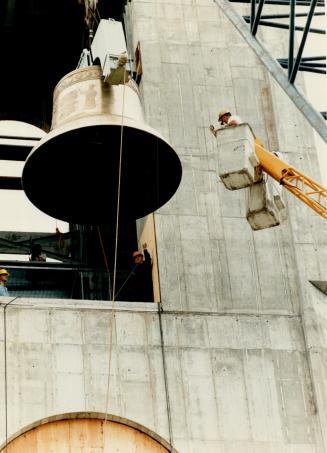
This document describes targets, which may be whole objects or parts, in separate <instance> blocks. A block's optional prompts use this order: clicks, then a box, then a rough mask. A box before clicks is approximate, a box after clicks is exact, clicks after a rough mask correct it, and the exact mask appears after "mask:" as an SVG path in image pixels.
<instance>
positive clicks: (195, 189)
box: [0, 0, 327, 453]
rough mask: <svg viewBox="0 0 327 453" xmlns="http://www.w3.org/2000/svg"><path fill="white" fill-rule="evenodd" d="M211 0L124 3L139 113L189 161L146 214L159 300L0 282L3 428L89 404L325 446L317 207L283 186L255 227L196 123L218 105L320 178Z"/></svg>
mask: <svg viewBox="0 0 327 453" xmlns="http://www.w3.org/2000/svg"><path fill="white" fill-rule="evenodd" d="M223 7H224V4H223V3H222V4H221V7H220V6H219V4H218V3H214V2H212V1H209V0H179V1H171V2H170V1H165V0H162V1H160V0H148V1H140V0H132V1H131V2H128V3H127V5H126V17H125V20H126V31H127V37H128V41H129V45H130V46H132V48H133V49H135V48H136V45H137V43H138V42H139V43H140V49H141V55H142V64H143V76H142V81H141V85H140V90H141V98H142V102H143V106H144V111H145V117H146V121H147V123H148V124H149V125H151V126H152V127H154V128H156V129H157V130H159V131H160V132H161V133H162V134H163V136H165V137H166V138H167V139H168V140H169V141H170V143H171V144H172V145H173V146H174V148H175V149H176V151H177V152H178V155H179V157H180V159H181V161H182V165H183V177H182V182H181V186H180V187H179V189H178V191H177V193H176V194H175V196H174V197H173V198H172V199H171V200H170V201H169V202H168V203H167V204H166V205H165V206H163V207H162V208H161V209H159V210H158V211H157V212H156V213H155V215H154V225H155V236H156V249H157V259H158V272H159V284H160V294H161V303H160V304H157V303H153V304H151V303H133V302H116V303H115V304H112V302H109V301H71V300H45V299H24V298H16V299H13V298H7V299H2V310H1V311H2V319H3V323H2V324H1V327H0V331H1V338H0V340H1V342H2V345H3V347H2V349H1V351H2V352H1V355H0V360H1V362H2V365H1V371H0V373H1V374H0V382H2V385H1V387H0V395H1V397H0V401H1V403H0V434H1V441H2V442H3V445H5V444H6V443H7V442H8V440H10V439H12V438H14V437H15V436H16V435H17V433H20V432H22V431H24V429H25V428H26V427H28V426H34V425H33V424H35V423H37V421H38V420H45V421H46V420H48V419H49V420H51V417H59V418H58V419H60V417H61V416H62V418H64V415H62V414H68V413H69V414H71V413H78V414H79V415H78V416H77V417H83V416H84V417H86V416H85V414H91V415H90V417H92V414H96V413H101V414H108V415H107V416H105V417H108V420H120V421H121V422H122V423H125V424H127V425H129V426H136V427H137V429H139V430H143V432H144V433H147V434H148V435H150V436H151V437H153V438H156V440H157V441H158V442H159V443H160V445H162V447H164V448H165V449H168V451H176V452H178V453H195V452H206V453H238V452H242V453H261V452H269V453H323V452H325V451H326V450H327V438H326V432H327V430H326V428H327V410H326V407H327V387H326V382H327V379H326V378H327V362H326V345H327V337H326V335H327V308H326V305H325V303H326V296H325V295H324V294H323V293H322V292H321V291H319V290H318V289H317V288H316V287H314V286H313V285H312V284H311V283H310V281H324V280H325V279H326V271H327V232H326V225H325V221H324V220H323V219H321V218H319V217H318V216H317V215H316V214H315V213H313V212H312V211H310V209H309V208H308V207H307V206H305V205H304V204H301V202H300V201H299V200H298V199H296V198H295V197H293V196H292V195H287V205H288V209H287V214H288V216H287V219H286V220H285V221H284V222H283V223H282V224H281V225H280V226H278V227H274V228H271V229H267V230H262V231H252V230H251V228H250V226H249V225H248V223H247V221H246V218H245V192H244V191H243V190H240V191H227V190H226V189H225V188H224V186H223V185H222V183H221V182H220V181H219V178H218V176H217V143H216V140H215V139H214V137H213V135H212V134H211V133H210V131H209V130H208V127H209V124H211V123H213V122H214V121H216V117H217V112H218V111H219V110H221V109H222V108H228V109H230V110H231V111H233V112H236V113H237V114H239V115H240V116H241V117H242V118H243V119H244V120H246V122H248V123H249V124H251V127H252V128H253V130H254V132H255V134H256V135H257V136H259V137H260V138H261V139H262V140H263V142H264V143H265V144H266V146H267V148H268V149H270V150H280V151H281V152H282V153H283V158H284V160H286V161H288V162H290V163H291V164H293V165H294V166H296V167H297V168H299V169H301V171H302V172H304V173H306V174H307V175H310V176H311V177H312V178H313V179H315V180H317V181H321V175H320V169H319V165H318V160H317V150H316V149H315V147H314V144H313V135H312V127H311V126H310V125H309V123H308V121H307V119H306V118H305V117H304V116H303V114H302V113H301V112H300V111H299V110H298V108H297V107H296V106H295V105H294V103H293V101H292V99H290V97H289V96H288V95H287V94H286V93H285V92H284V91H283V90H282V88H281V87H280V86H279V85H278V84H277V82H276V81H275V80H274V78H273V77H272V76H271V74H270V73H269V70H268V69H267V68H266V67H265V66H264V65H263V64H262V62H261V61H260V60H259V58H258V57H257V56H256V55H255V53H254V51H253V49H252V48H251V47H250V46H249V44H248V43H247V42H246V41H245V40H244V38H243V37H242V35H241V34H240V33H239V32H238V31H237V30H236V29H235V28H234V25H233V24H232V23H231V21H230V20H229V19H228V18H227V17H226V15H225V14H224V8H223ZM267 37H268V38H269V40H270V42H271V40H275V41H274V42H275V44H276V45H280V46H281V48H286V47H287V43H286V42H284V43H280V42H279V41H278V39H279V38H278V37H279V35H278V33H277V34H276V32H271V31H270V32H269V33H268V32H267ZM263 38H264V36H263ZM251 39H252V38H251ZM135 152H137V148H136V149H135ZM167 178H169V175H167ZM154 252H155V249H153V250H152V253H154ZM81 414H84V415H81ZM78 448H80V449H78ZM82 448H84V447H76V450H72V451H76V452H77V451H78V452H82V451H92V452H100V451H104V450H103V448H102V447H94V449H91V447H88V448H89V449H88V450H83V449H82ZM92 448H93V447H92ZM96 448H98V449H96ZM101 448H102V449H101ZM109 448H110V447H109ZM116 448H118V449H117V450H108V451H125V450H119V448H120V447H119V446H118V447H116ZM174 449H175V450H174ZM3 451H5V450H3ZM8 451H9V450H8ZM10 451H11V450H10ZM13 451H14V450H13ZM131 451H133V450H131ZM136 451H139V450H136V449H135V452H136ZM141 451H142V450H141ZM154 451H156V450H154ZM158 451H160V450H158ZM162 451H163V450H162Z"/></svg>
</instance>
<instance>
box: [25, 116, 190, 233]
mask: <svg viewBox="0 0 327 453" xmlns="http://www.w3.org/2000/svg"><path fill="white" fill-rule="evenodd" d="M82 123H83V124H82ZM140 125H141V126H142V127H141V128H140ZM81 126H82V127H81ZM121 126H122V124H121V118H120V121H119V119H118V118H111V122H110V123H109V124H108V121H107V120H106V119H105V118H103V115H102V116H101V117H100V120H99V117H97V118H95V117H91V118H86V119H85V120H84V121H82V122H81V121H78V120H77V121H74V122H71V123H69V124H68V123H67V124H65V125H64V126H62V127H58V128H56V129H54V130H52V131H51V132H49V133H48V134H47V135H46V136H45V137H44V138H43V139H41V140H40V142H39V143H38V144H37V145H36V146H35V147H34V148H33V149H32V151H31V152H30V154H29V155H28V157H27V159H26V162H25V165H24V168H23V173H22V187H23V190H24V192H25V194H26V196H27V198H28V199H29V200H30V201H31V203H32V204H34V205H35V206H36V207H37V208H38V209H40V210H41V211H43V212H45V213H46V214H47V215H49V216H51V217H54V218H58V219H61V220H63V221H65V222H70V223H79V224H84V225H101V224H107V223H110V222H107V221H106V220H103V219H104V217H103V216H101V215H99V216H98V217H96V219H95V220H91V219H89V218H86V217H83V216H80V215H79V214H76V216H74V218H73V217H69V218H68V217H66V216H60V215H58V212H55V211H53V210H44V209H43V208H42V207H40V205H39V204H35V201H33V199H32V198H30V190H29V188H28V186H27V185H26V184H25V182H27V184H28V181H27V180H26V179H25V178H24V173H25V169H26V165H27V166H28V162H29V160H30V158H33V155H34V153H35V152H37V151H38V148H39V147H41V146H42V145H44V144H46V143H47V142H48V141H49V140H51V139H52V138H56V137H58V136H60V135H62V134H63V133H65V132H67V133H68V132H74V131H76V130H80V129H87V128H92V127H116V128H117V127H121ZM123 126H124V127H127V128H131V129H136V130H140V129H141V130H142V131H145V132H147V133H149V134H151V135H153V136H154V137H156V138H158V139H159V140H161V141H162V144H163V145H164V146H167V148H168V149H169V153H171V154H172V155H174V156H175V158H174V159H175V162H176V165H178V167H179V178H178V181H177V180H176V185H175V190H174V192H172V193H171V194H170V195H169V197H168V198H165V201H164V202H163V203H162V204H160V205H159V206H157V207H155V208H153V209H152V208H149V209H148V210H144V211H143V212H141V213H140V215H135V216H131V217H130V218H131V219H134V220H136V219H139V218H143V217H145V216H147V215H149V214H151V213H153V212H156V211H157V210H158V209H160V208H162V207H163V206H164V205H165V204H166V203H168V201H169V200H170V199H171V198H172V197H173V196H174V195H175V194H176V191H177V190H178V187H179V186H180V183H181V180H182V174H183V167H182V163H181V160H180V158H179V156H178V154H177V153H176V151H175V150H174V149H173V148H172V146H171V145H170V144H169V143H168V142H167V141H166V140H165V139H164V138H163V137H162V136H161V135H160V134H158V133H157V132H156V131H155V130H154V129H152V128H151V127H149V126H147V125H146V124H144V123H140V122H138V121H135V120H129V119H125V120H124V123H123ZM27 171H28V170H27ZM82 217H83V218H82Z"/></svg>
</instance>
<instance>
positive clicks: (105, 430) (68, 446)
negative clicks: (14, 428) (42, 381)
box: [0, 412, 177, 453]
mask: <svg viewBox="0 0 327 453" xmlns="http://www.w3.org/2000/svg"><path fill="white" fill-rule="evenodd" d="M53 451H58V452H59V451H60V452H61V453H65V452H69V451H74V452H75V453H79V452H80V453H82V452H85V451H88V452H97V453H100V452H103V453H113V452H115V453H137V452H142V453H167V452H173V451H174V452H175V453H177V452H176V451H175V450H173V449H172V448H171V447H170V446H169V444H168V443H167V442H166V441H165V440H164V439H163V438H161V437H160V436H158V435H157V434H156V433H154V432H153V431H151V430H149V429H147V428H145V427H144V426H142V425H139V424H137V423H135V422H133V421H131V420H127V419H125V418H121V417H115V416H112V415H108V416H107V419H106V417H105V414H103V413H90V412H87V413H84V412H74V413H68V414H61V415H56V416H53V417H49V418H46V419H42V420H38V421H37V422H34V423H33V424H31V425H29V426H27V427H25V428H23V429H22V430H20V431H19V432H18V433H16V434H15V435H13V436H11V438H10V439H8V441H7V442H6V443H5V444H3V445H2V446H1V447H0V453H18V452H19V453H21V452H24V453H50V452H53Z"/></svg>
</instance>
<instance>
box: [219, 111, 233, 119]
mask: <svg viewBox="0 0 327 453" xmlns="http://www.w3.org/2000/svg"><path fill="white" fill-rule="evenodd" d="M224 115H231V113H230V111H229V110H226V109H225V110H222V111H221V112H219V113H218V121H220V120H221V118H222V117H223V116H224Z"/></svg>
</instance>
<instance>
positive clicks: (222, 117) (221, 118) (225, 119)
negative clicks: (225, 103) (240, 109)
mask: <svg viewBox="0 0 327 453" xmlns="http://www.w3.org/2000/svg"><path fill="white" fill-rule="evenodd" d="M218 123H220V124H221V128H217V129H215V127H214V125H213V124H211V125H210V127H209V130H210V131H211V132H212V133H213V135H214V136H215V137H217V133H218V131H219V129H225V128H226V127H234V126H238V125H239V124H242V120H241V118H240V117H239V116H238V115H232V114H231V112H230V111H229V110H226V109H224V110H222V111H221V112H219V113H218Z"/></svg>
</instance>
